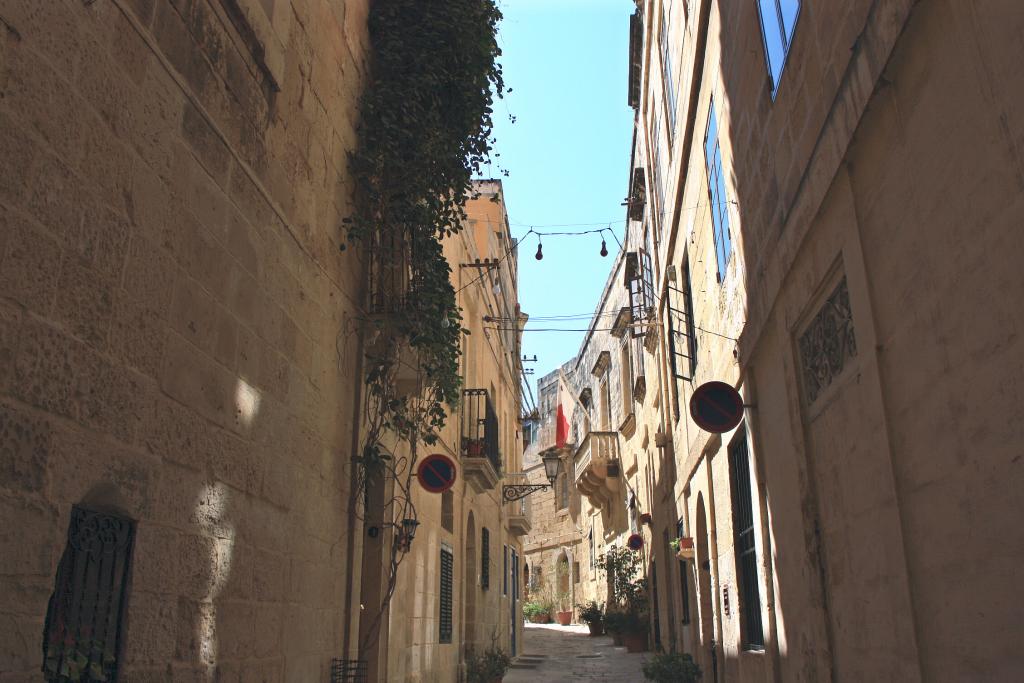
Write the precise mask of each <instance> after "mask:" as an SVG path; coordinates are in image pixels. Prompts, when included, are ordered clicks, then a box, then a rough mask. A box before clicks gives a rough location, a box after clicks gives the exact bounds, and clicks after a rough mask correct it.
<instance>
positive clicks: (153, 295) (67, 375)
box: [0, 0, 367, 681]
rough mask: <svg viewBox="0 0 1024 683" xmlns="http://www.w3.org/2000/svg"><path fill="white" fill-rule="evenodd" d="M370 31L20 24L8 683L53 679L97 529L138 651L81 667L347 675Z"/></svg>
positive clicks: (13, 196)
mask: <svg viewBox="0 0 1024 683" xmlns="http://www.w3.org/2000/svg"><path fill="white" fill-rule="evenodd" d="M365 26H366V3H365V2H359V1H356V0H349V1H347V2H344V3H340V2H326V1H316V2H288V1H287V0H276V1H275V2H269V3H268V2H256V1H255V0H225V1H224V2H221V1H220V0H190V1H187V2H185V1H181V2H177V1H176V2H166V1H159V2H154V1H153V0H99V1H98V2H92V3H88V2H87V3H83V2H79V1H76V0H58V1H54V2H21V1H20V0H5V1H4V2H0V244H2V260H0V311H2V313H0V319H2V321H3V322H2V325H0V329H2V334H0V339H2V342H0V359H2V362H0V378H2V379H0V413H2V417H0V424H2V427H0V439H2V446H0V453H2V457H0V468H2V470H0V471H2V476H0V507H2V515H3V518H4V520H5V522H6V523H5V524H4V531H3V532H2V534H0V558H2V560H0V565H2V568H0V575H2V579H0V581H2V588H0V595H2V596H3V598H2V599H0V615H2V616H0V619H2V621H3V624H4V626H3V628H2V631H0V633H2V635H0V640H2V644H0V671H3V672H4V673H5V678H6V677H7V676H14V677H15V678H12V680H15V679H16V680H38V678H39V675H40V674H39V671H40V668H41V666H42V664H43V651H44V647H43V638H44V620H45V618H46V615H47V611H48V609H47V608H48V602H49V597H50V595H51V592H53V591H54V588H55V580H56V579H55V577H56V576H57V575H58V573H59V571H58V564H60V566H61V571H65V570H66V572H68V573H69V574H70V573H71V572H72V569H71V568H72V567H73V566H79V567H82V566H83V565H81V564H79V565H74V562H76V561H84V560H82V557H83V556H82V554H81V553H82V552H84V550H83V548H84V549H89V548H90V547H92V546H89V545H88V544H90V543H95V542H96V541H95V540H94V539H95V538H96V537H95V535H94V534H95V533H96V529H97V528H103V529H106V532H104V533H105V534H107V535H104V536H100V537H99V538H101V539H106V540H104V543H106V545H105V546H104V550H105V551H110V552H114V551H116V552H115V555H114V556H116V557H118V558H119V561H126V562H127V564H126V568H123V567H122V568H121V569H118V568H117V567H115V568H114V569H108V568H104V567H101V568H100V570H99V571H100V574H99V575H98V576H99V577H102V578H96V577H93V576H92V575H86V576H85V577H84V578H83V579H82V581H84V582H85V586H84V588H85V589H89V588H90V587H92V588H93V589H97V588H98V586H99V583H102V581H106V580H109V581H113V582H115V583H116V584H117V585H118V586H119V587H120V586H121V585H125V586H127V588H126V590H125V592H124V593H123V595H122V596H121V597H120V598H118V597H117V595H115V594H114V593H115V591H110V592H107V593H103V594H102V595H103V596H104V598H103V599H104V600H106V601H107V602H104V603H102V604H100V605H98V606H95V610H96V614H97V615H98V614H100V613H101V612H103V610H105V609H106V607H110V606H112V609H111V610H110V612H111V613H112V615H111V618H112V619H115V623H119V626H120V641H121V642H120V649H119V651H118V650H117V649H116V648H115V647H114V641H115V632H116V629H115V628H108V629H106V630H104V629H99V628H98V627H97V628H96V630H94V631H91V633H92V636H94V637H92V638H89V637H88V636H84V635H81V634H80V635H79V640H78V642H79V643H84V644H81V645H78V646H76V647H79V648H86V647H91V646H92V645H93V644H95V643H100V647H101V648H103V649H105V651H104V653H103V657H104V658H106V657H113V658H115V659H116V660H117V664H118V668H119V671H120V674H121V678H122V680H133V681H142V680H153V681H156V680H172V679H174V680H178V679H182V680H184V679H186V678H188V679H190V680H194V679H195V677H202V676H206V675H216V676H217V677H219V678H221V679H223V680H282V681H283V680H288V681H313V680H326V679H327V676H328V668H329V662H330V659H331V658H332V657H341V656H343V653H344V650H345V642H344V641H345V635H344V628H343V625H344V623H345V618H344V615H345V614H347V613H349V612H351V611H352V610H353V609H354V608H355V607H358V605H353V603H352V600H351V592H350V591H349V590H347V588H346V586H347V585H348V583H349V581H350V578H351V577H350V572H349V570H350V567H349V562H348V561H347V559H346V558H347V549H348V548H349V540H350V537H351V530H352V527H351V524H350V522H351V520H350V519H348V517H347V515H346V510H347V504H346V501H347V497H348V493H349V491H348V487H349V476H348V471H347V470H348V464H347V463H348V457H347V454H349V453H350V452H351V449H352V446H353V435H354V433H355V430H354V429H353V423H354V420H355V419H356V417H357V416H356V415H355V413H354V401H353V399H354V396H355V394H354V391H353V387H358V386H359V385H360V378H359V369H358V357H359V353H358V346H357V345H356V341H355V339H354V335H353V334H352V327H351V325H350V319H351V317H352V313H353V312H354V311H356V310H357V309H358V306H359V301H360V296H361V277H362V275H361V272H362V271H361V266H360V264H359V261H358V260H357V259H356V258H355V256H354V254H352V253H351V252H349V253H343V252H341V251H339V239H340V237H341V233H340V231H339V229H338V226H339V224H340V221H341V219H342V218H343V217H344V216H345V215H347V213H348V211H349V204H348V195H349V188H348V179H347V174H346V171H345V167H346V163H347V160H346V150H348V149H350V148H351V147H352V144H353V140H354V136H355V130H354V123H355V115H356V102H357V99H356V98H357V94H358V92H359V90H360V87H361V85H360V84H361V79H362V74H363V71H364V68H365V66H364V59H365V54H366V42H367V36H366V28H365ZM115 532H116V533H115ZM111 534H112V535H113V536H112V537H110V538H108V536H109V535H111ZM69 536H70V538H69ZM69 541H70V543H69ZM62 557H64V558H65V560H66V561H65V562H63V563H62ZM119 566H120V565H119ZM69 580H71V581H74V580H75V579H69ZM97 582H99V583H97ZM93 584H95V585H93ZM59 597H60V596H58V599H59ZM118 600H120V601H121V603H123V604H124V606H125V609H124V613H123V619H121V620H120V621H117V620H116V612H117V605H118ZM105 605H106V607H105ZM82 609H83V610H84V609H85V607H83V608H82ZM53 613H54V614H60V613H61V612H60V610H59V609H58V610H56V611H55V612H53ZM104 618H106V617H104ZM96 621H97V623H99V622H100V621H101V619H100V618H99V617H96ZM81 625H82V624H78V626H81ZM74 627H75V624H74V623H50V624H47V628H48V632H49V633H50V634H51V635H53V637H54V638H55V639H59V638H60V637H61V635H62V634H64V633H66V632H67V631H68V630H70V629H72V628H74ZM88 640H92V641H94V642H93V643H87V641H88ZM101 641H102V642H101ZM18 676H21V678H17V677H18Z"/></svg>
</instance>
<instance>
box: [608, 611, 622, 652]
mask: <svg viewBox="0 0 1024 683" xmlns="http://www.w3.org/2000/svg"><path fill="white" fill-rule="evenodd" d="M603 623H604V630H605V631H607V632H608V635H610V636H611V637H612V644H614V645H622V625H623V619H622V612H606V613H605V615H604V620H603Z"/></svg>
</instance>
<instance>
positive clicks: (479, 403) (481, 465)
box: [459, 389, 501, 493]
mask: <svg viewBox="0 0 1024 683" xmlns="http://www.w3.org/2000/svg"><path fill="white" fill-rule="evenodd" d="M498 443H499V436H498V416H497V414H496V413H495V412H494V405H493V404H492V403H491V397H490V395H489V394H488V392H487V390H486V389H464V390H463V392H462V438H461V439H460V447H459V450H460V455H461V457H462V471H463V474H464V476H465V477H466V481H467V482H468V483H469V485H470V486H471V487H472V488H473V490H474V491H475V492H476V493H483V492H484V491H488V490H491V489H493V488H494V487H496V486H497V485H498V481H499V480H500V479H501V449H500V448H499V446H498Z"/></svg>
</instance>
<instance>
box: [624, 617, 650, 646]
mask: <svg viewBox="0 0 1024 683" xmlns="http://www.w3.org/2000/svg"><path fill="white" fill-rule="evenodd" d="M622 617H623V618H622V644H623V645H625V646H626V652H646V651H647V631H648V630H649V629H648V622H647V614H646V612H640V611H633V610H630V611H629V612H624V613H623V615H622Z"/></svg>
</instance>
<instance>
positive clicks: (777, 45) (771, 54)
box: [757, 0, 786, 87]
mask: <svg viewBox="0 0 1024 683" xmlns="http://www.w3.org/2000/svg"><path fill="white" fill-rule="evenodd" d="M757 4H758V8H759V9H760V11H761V33H762V35H764V45H765V50H766V51H767V52H768V72H769V73H770V74H771V76H772V87H775V86H776V85H778V83H779V74H780V73H781V72H782V60H783V57H784V56H785V54H786V53H785V50H784V49H783V46H782V27H781V26H779V14H778V9H777V8H776V6H775V0H758V3H757Z"/></svg>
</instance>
